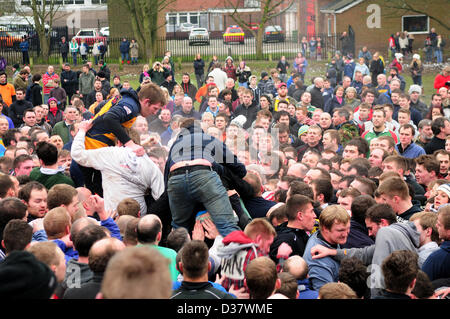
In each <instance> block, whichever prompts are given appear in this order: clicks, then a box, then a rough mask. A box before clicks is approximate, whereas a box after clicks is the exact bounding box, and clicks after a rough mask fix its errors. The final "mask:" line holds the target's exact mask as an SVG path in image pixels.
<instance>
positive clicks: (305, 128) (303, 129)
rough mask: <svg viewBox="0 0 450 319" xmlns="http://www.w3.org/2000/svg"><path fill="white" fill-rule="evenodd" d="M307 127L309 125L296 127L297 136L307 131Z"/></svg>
mask: <svg viewBox="0 0 450 319" xmlns="http://www.w3.org/2000/svg"><path fill="white" fill-rule="evenodd" d="M308 129H309V125H302V126H301V127H300V128H299V129H298V137H300V136H302V135H303V134H305V133H306V132H308Z"/></svg>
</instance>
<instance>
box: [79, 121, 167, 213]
mask: <svg viewBox="0 0 450 319" xmlns="http://www.w3.org/2000/svg"><path fill="white" fill-rule="evenodd" d="M91 127H92V121H83V122H81V123H80V126H79V131H78V133H77V135H76V136H75V138H74V140H73V144H72V150H71V155H72V159H73V160H74V161H76V162H77V163H79V164H80V165H83V166H86V167H92V168H94V169H97V170H99V171H101V173H102V187H103V196H104V199H105V209H106V210H110V209H113V210H115V209H116V207H117V205H118V204H119V202H120V201H121V200H122V199H124V198H128V197H131V198H133V199H135V200H136V201H138V202H139V204H140V206H141V212H142V215H145V214H146V212H147V205H146V203H145V195H146V193H147V190H148V189H150V190H151V195H152V197H153V198H154V199H155V200H157V199H158V198H159V197H160V196H161V194H162V193H163V192H164V179H163V175H162V173H161V171H160V170H159V168H158V167H157V166H156V164H154V163H153V161H152V160H151V159H150V158H149V157H148V156H147V155H144V156H137V155H136V153H134V152H133V151H132V150H130V149H129V148H127V147H122V146H123V145H122V143H121V142H120V141H117V144H116V145H117V146H115V147H102V148H99V149H93V150H86V149H85V144H84V138H85V135H86V132H87V131H88V130H89V129H90V128H91ZM130 133H132V131H131V132H130ZM136 142H137V141H136ZM136 142H135V143H136Z"/></svg>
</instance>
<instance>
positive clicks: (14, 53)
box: [0, 26, 68, 65]
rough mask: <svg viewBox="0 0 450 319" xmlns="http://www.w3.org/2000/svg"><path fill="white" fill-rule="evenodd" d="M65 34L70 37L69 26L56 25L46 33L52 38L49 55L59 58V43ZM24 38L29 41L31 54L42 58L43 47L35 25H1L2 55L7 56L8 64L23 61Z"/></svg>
mask: <svg viewBox="0 0 450 319" xmlns="http://www.w3.org/2000/svg"><path fill="white" fill-rule="evenodd" d="M63 36H64V37H66V39H67V38H68V28H67V27H55V28H52V31H50V32H47V34H46V37H49V38H50V49H49V55H50V57H51V58H52V59H56V60H59V57H60V56H61V53H60V46H59V43H60V41H61V37H63ZM24 38H25V39H27V41H28V43H29V50H28V54H29V56H30V57H31V58H33V59H35V60H36V61H38V60H39V58H41V48H40V42H39V36H38V34H37V33H36V31H35V30H34V28H33V27H30V26H20V27H15V28H14V29H10V28H6V29H5V28H3V27H1V26H0V55H1V56H3V57H5V58H6V61H7V63H8V64H10V65H12V64H14V63H21V61H22V52H21V51H20V48H19V45H20V42H21V41H22V39H24Z"/></svg>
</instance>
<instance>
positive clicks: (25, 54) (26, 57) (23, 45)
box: [19, 37, 30, 65]
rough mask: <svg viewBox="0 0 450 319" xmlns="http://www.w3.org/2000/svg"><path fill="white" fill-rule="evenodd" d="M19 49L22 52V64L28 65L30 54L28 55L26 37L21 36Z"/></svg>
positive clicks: (28, 44) (28, 45) (28, 47)
mask: <svg viewBox="0 0 450 319" xmlns="http://www.w3.org/2000/svg"><path fill="white" fill-rule="evenodd" d="M19 49H20V51H21V52H22V64H23V65H28V64H30V56H29V55H28V50H29V49H30V43H29V42H28V40H27V38H25V37H24V38H23V40H22V42H20V44H19Z"/></svg>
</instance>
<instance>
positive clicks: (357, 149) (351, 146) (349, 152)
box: [342, 140, 365, 159]
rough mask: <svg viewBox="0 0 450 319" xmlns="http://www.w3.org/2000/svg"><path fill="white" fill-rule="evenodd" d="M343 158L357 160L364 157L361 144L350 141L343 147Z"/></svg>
mask: <svg viewBox="0 0 450 319" xmlns="http://www.w3.org/2000/svg"><path fill="white" fill-rule="evenodd" d="M342 157H343V158H350V159H354V158H358V157H365V153H364V150H363V147H362V146H361V143H360V142H359V141H357V140H350V141H349V142H348V143H347V144H346V145H345V147H344V151H343V152H342Z"/></svg>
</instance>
